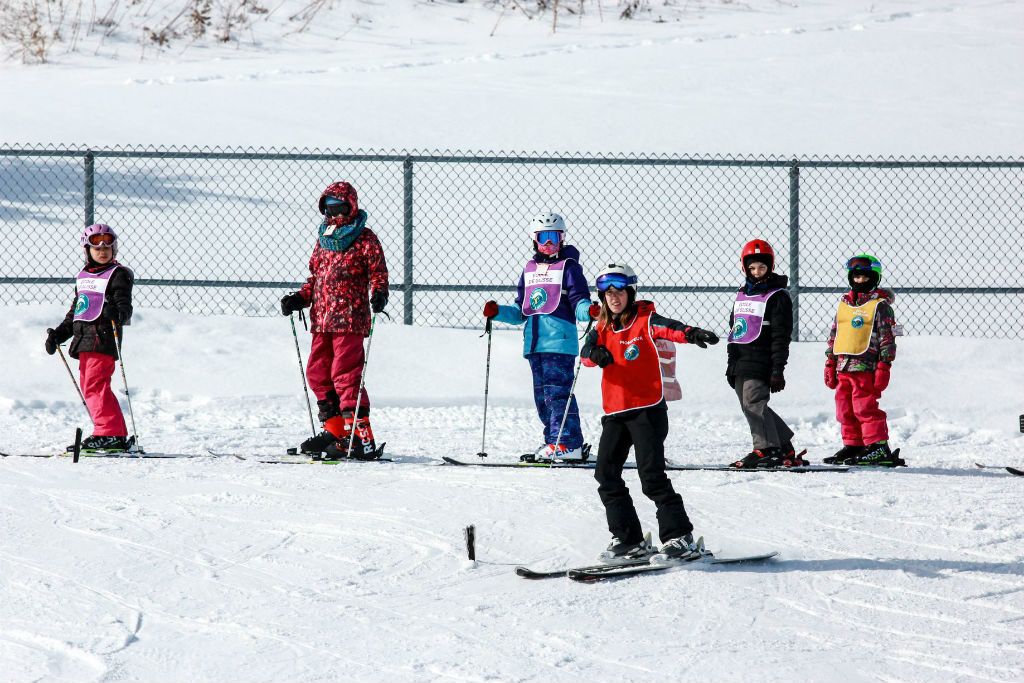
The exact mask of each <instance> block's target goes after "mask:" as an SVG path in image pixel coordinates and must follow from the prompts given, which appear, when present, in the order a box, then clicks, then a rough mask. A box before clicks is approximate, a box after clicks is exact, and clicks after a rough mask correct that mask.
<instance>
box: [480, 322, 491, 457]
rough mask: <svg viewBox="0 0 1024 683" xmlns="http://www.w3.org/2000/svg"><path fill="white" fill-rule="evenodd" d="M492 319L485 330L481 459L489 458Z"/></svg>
mask: <svg viewBox="0 0 1024 683" xmlns="http://www.w3.org/2000/svg"><path fill="white" fill-rule="evenodd" d="M491 320H492V319H491V318H488V319H487V326H486V327H485V328H484V334H486V335H487V370H486V372H485V373H484V435H483V437H482V438H481V440H480V452H479V453H477V455H478V456H480V457H481V458H486V457H487V449H486V448H485V446H486V445H487V394H488V391H489V389H490V385H491Z"/></svg>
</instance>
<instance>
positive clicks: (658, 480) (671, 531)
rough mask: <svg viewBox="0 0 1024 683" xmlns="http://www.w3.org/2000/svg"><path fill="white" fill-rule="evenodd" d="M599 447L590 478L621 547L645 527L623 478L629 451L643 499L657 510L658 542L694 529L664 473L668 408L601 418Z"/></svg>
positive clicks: (639, 537)
mask: <svg viewBox="0 0 1024 683" xmlns="http://www.w3.org/2000/svg"><path fill="white" fill-rule="evenodd" d="M601 425H602V427H603V429H602V431H601V443H600V445H599V446H598V448H597V466H596V469H595V471H594V478H595V479H597V483H598V487H597V491H598V493H600V494H601V502H602V503H604V509H605V514H606V515H607V517H608V531H610V532H611V533H612V536H614V537H616V538H617V539H619V540H620V541H622V542H624V543H639V542H640V541H641V540H643V535H644V534H643V527H642V526H641V524H640V518H639V517H637V514H636V508H635V507H634V506H633V499H632V498H631V497H630V495H629V489H628V488H626V482H625V481H623V479H622V466H623V465H624V464H625V462H626V458H627V457H628V456H629V449H630V447H632V448H633V450H634V456H635V457H636V466H637V473H638V474H639V475H640V486H641V489H642V490H643V492H644V495H645V496H647V497H648V498H650V499H651V500H653V501H654V504H655V505H656V506H657V508H658V536H659V537H660V538H661V541H662V542H665V541H668V540H669V539H672V538H676V537H678V536H683V535H685V534H688V533H690V532H691V531H693V524H691V523H690V518H689V516H687V514H686V508H685V507H684V506H683V498H682V496H680V495H679V494H678V493H676V491H675V489H673V488H672V480H671V479H669V478H668V475H667V474H666V473H665V437H666V436H668V407H667V406H666V405H665V404H664V403H660V404H658V405H656V406H653V407H651V408H640V409H638V410H631V411H628V412H625V413H617V414H614V415H605V416H604V417H603V418H601Z"/></svg>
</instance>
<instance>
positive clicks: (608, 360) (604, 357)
mask: <svg viewBox="0 0 1024 683" xmlns="http://www.w3.org/2000/svg"><path fill="white" fill-rule="evenodd" d="M590 360H592V361H593V362H594V365H596V366H597V367H599V368H606V367H608V366H609V365H611V364H612V362H614V360H615V359H614V358H612V352H611V351H609V350H608V349H607V347H604V346H601V345H600V344H598V345H597V346H595V347H594V348H592V349H590Z"/></svg>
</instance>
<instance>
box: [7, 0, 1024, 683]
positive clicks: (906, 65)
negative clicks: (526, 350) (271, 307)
mask: <svg viewBox="0 0 1024 683" xmlns="http://www.w3.org/2000/svg"><path fill="white" fill-rule="evenodd" d="M305 4H306V3H304V2H299V1H298V0H297V1H296V2H291V0H287V1H286V2H284V3H282V4H281V5H280V6H279V9H278V10H275V11H274V12H272V13H271V14H270V15H269V17H268V18H267V20H266V21H265V22H264V23H263V24H260V25H256V26H255V27H254V28H253V29H252V32H251V34H247V37H246V38H245V39H243V40H239V41H236V42H232V43H229V44H228V45H224V46H218V45H214V44H212V43H211V42H209V41H207V42H202V43H201V44H196V45H193V46H191V47H186V46H185V45H184V44H175V45H174V46H173V48H172V49H168V50H167V51H165V52H163V53H161V54H157V53H156V52H154V51H153V50H151V49H147V50H146V51H144V52H142V54H141V57H142V58H141V59H140V48H139V45H138V44H137V43H136V42H134V38H132V37H131V35H130V34H129V33H128V32H127V30H126V32H125V33H124V34H123V35H116V36H111V37H109V38H107V39H103V40H100V39H99V38H97V37H96V36H93V35H91V34H90V35H85V34H83V35H82V36H81V38H80V42H79V48H78V49H77V50H76V51H75V52H71V53H66V52H64V53H61V52H55V53H54V55H53V57H54V58H53V60H52V62H51V63H50V64H46V65H42V66H31V67H26V66H21V65H20V64H18V63H16V62H15V61H8V62H5V63H2V64H0V98H2V100H3V101H4V103H5V105H4V106H3V107H0V137H2V139H3V141H4V144H7V145H9V144H14V143H23V144H73V145H77V146H81V145H96V146H102V145H118V144H177V145H242V146H253V147H256V146H281V147H289V148H292V147H303V146H308V147H320V148H330V149H348V148H364V149H365V148H382V149H398V148H419V149H434V148H438V149H443V148H449V147H450V148H458V149H467V150H468V149H483V150H500V149H505V150H509V149H522V150H557V151H569V152H573V151H594V152H618V151H627V152H673V153H680V154H685V153H714V154H727V153H741V154H808V155H822V154H839V155H846V154H855V155H866V154H872V155H880V156H889V155H908V154H913V155H921V156H932V155H942V156H948V155H965V156H1001V157H1020V156H1021V155H1022V154H1024V132H1022V131H1024V128H1022V127H1021V126H1020V112H1021V111H1024V106H1022V105H1024V96H1022V91H1021V88H1020V87H1019V84H1020V83H1021V64H1024V59H1022V57H1024V40H1022V31H1024V3H1021V2H1017V1H1006V0H979V1H978V2H956V1H954V0H945V1H940V2H930V3H923V2H913V1H911V0H890V1H880V2H871V3H869V2H862V1H860V0H842V1H838V2H803V1H800V2H791V3H784V2H778V1H776V0H750V1H749V2H747V3H732V2H703V3H695V2H694V3H690V2H686V3H670V4H667V5H663V7H665V8H667V9H666V10H665V11H666V12H668V11H669V9H671V10H672V12H673V14H672V15H671V17H669V19H670V20H667V21H666V22H665V23H656V22H655V21H654V20H653V19H652V18H651V17H646V18H644V19H643V20H642V21H641V20H638V21H633V22H620V21H618V20H614V19H613V18H612V17H611V14H612V10H611V8H612V5H613V4H614V3H612V2H609V1H607V0H605V2H604V4H603V5H602V7H603V18H602V17H601V16H600V15H599V16H598V17H595V16H594V13H593V12H588V13H587V14H586V15H585V16H584V18H583V20H582V21H580V20H578V19H577V20H566V21H565V22H564V23H560V25H559V26H560V27H559V29H558V31H557V32H556V33H554V34H552V33H551V31H550V25H549V24H548V23H546V20H545V22H544V23H542V22H541V21H540V20H526V19H525V18H523V17H522V16H521V15H517V14H516V13H515V12H509V13H506V15H505V16H504V17H502V18H501V22H500V24H499V25H498V28H497V30H496V31H495V35H494V37H493V38H491V37H489V34H490V33H491V31H492V29H493V28H494V24H495V22H496V21H497V19H498V16H499V14H500V9H499V7H500V5H501V4H503V3H493V2H488V1H485V0H469V1H468V2H466V3H458V2H442V1H438V2H426V1H421V0H408V1H406V0H395V2H391V1H389V2H388V3H381V2H370V1H369V0H366V1H357V0H341V1H339V2H335V3H333V4H331V5H330V6H329V7H326V8H325V9H324V10H323V11H322V12H323V13H322V14H320V15H319V17H320V20H319V21H317V22H315V23H314V24H313V25H311V27H310V29H309V30H308V31H307V32H306V33H303V34H294V33H292V34H287V29H288V25H287V22H286V21H283V20H282V19H281V17H287V16H288V15H290V14H294V13H295V12H296V11H297V10H299V9H301V7H300V5H305ZM592 4H593V3H589V2H588V3H587V6H588V7H591V6H592ZM98 5H99V11H100V12H101V13H102V11H103V9H104V8H105V7H106V5H104V4H103V3H98ZM168 7H170V5H164V4H162V3H140V4H138V5H128V6H127V7H125V8H123V11H129V10H130V11H132V12H136V13H138V15H137V17H136V19H137V22H138V23H142V22H143V21H153V22H155V21H156V20H158V19H159V18H160V17H162V16H165V15H163V14H161V12H165V11H167V10H168ZM133 8H134V9H133ZM147 12H148V13H149V14H146V13H147ZM357 18H358V20H357ZM133 21H134V20H133ZM129 23H130V22H126V24H125V27H126V29H127V27H128V26H129ZM286 34H287V35H286ZM532 204H533V202H532V201H531V199H530V198H529V197H524V216H526V215H529V213H531V212H532V211H533V210H534V207H533V206H532ZM5 227H7V229H8V235H9V236H15V235H16V234H17V233H16V231H17V226H16V225H15V226H5ZM23 248H28V247H26V246H25V245H20V244H18V243H17V239H16V237H12V238H11V239H10V240H9V244H8V257H9V258H11V257H13V256H16V254H17V251H18V249H23ZM495 248H499V247H498V246H496V247H495ZM941 256H942V255H941V254H940V257H941ZM77 258H78V256H77V248H76V247H75V246H74V245H68V250H67V262H62V263H55V264H54V271H55V272H60V273H64V272H66V271H67V268H68V267H69V264H72V263H73V262H74V260H75V259H77ZM940 265H941V264H940ZM300 275H301V274H299V273H297V274H296V277H299V276H300ZM516 276H517V273H509V276H508V280H509V282H510V283H512V282H514V279H515V277H516ZM510 286H511V285H510ZM69 294H70V293H69ZM510 298H511V297H510ZM896 308H897V315H899V310H900V309H899V305H897V307H896ZM663 312H664V313H666V314H668V315H674V316H676V317H679V318H681V319H683V320H686V319H687V314H688V312H687V311H686V310H669V309H667V308H665V309H664V310H663ZM63 313H64V310H63V309H62V308H61V307H59V306H49V305H46V306H5V307H2V308H0V340H2V342H0V344H2V345H0V348H2V350H3V352H4V355H5V358H6V359H7V363H6V366H5V368H4V369H3V370H2V371H0V451H4V452H11V451H13V452H42V451H52V450H54V449H56V448H59V447H61V446H63V445H65V444H66V443H68V442H69V441H70V438H71V435H72V432H73V429H74V427H75V426H82V427H85V428H88V420H87V417H86V415H85V413H84V410H83V408H82V406H81V404H80V402H79V400H78V397H77V395H76V394H75V393H74V389H73V388H72V386H71V381H70V379H69V378H68V375H67V371H66V370H65V369H64V367H63V366H62V365H61V363H60V360H59V359H58V358H56V357H50V356H46V355H45V354H44V353H43V350H42V343H43V339H44V337H45V329H46V328H47V327H51V326H53V325H54V324H56V323H57V322H58V321H59V320H60V319H61V317H62V315H63ZM725 313H726V312H725V311H722V317H723V318H724V316H725ZM719 332H723V330H719ZM299 336H300V341H301V345H302V349H303V353H307V352H308V348H309V336H308V334H307V333H305V332H302V331H301V330H300V334H299ZM520 349H521V341H520V338H519V337H518V335H517V333H516V332H515V331H502V332H499V333H496V334H495V336H494V348H493V353H492V368H491V378H490V398H491V403H490V409H489V412H488V425H487V443H486V448H487V450H488V451H489V452H490V454H491V455H490V458H491V459H493V460H504V459H507V460H511V459H514V458H515V457H516V455H517V454H518V453H520V452H522V451H523V450H526V449H532V448H533V447H535V446H536V445H537V444H538V441H539V429H538V424H537V420H536V417H535V416H534V412H533V408H532V404H531V403H532V402H531V398H530V378H529V370H528V367H527V364H526V362H525V361H524V360H523V359H522V358H521V356H520ZM485 353H486V340H485V339H482V338H480V337H479V333H478V332H474V331H472V330H446V329H430V328H411V327H404V326H401V325H394V324H385V325H379V326H378V328H377V332H376V334H375V337H374V341H373V347H372V352H371V359H370V368H369V373H368V387H369V390H370V394H371V397H372V399H373V421H374V427H375V431H376V432H377V435H378V438H379V439H380V440H382V441H386V442H387V444H388V447H387V448H388V451H389V454H390V455H391V457H393V458H394V462H393V463H390V464H388V463H384V464H369V465H361V464H352V465H341V466H337V467H323V466H313V465H309V466H306V465H304V466H283V465H264V464H260V463H256V462H252V461H245V462H243V461H240V460H236V459H234V458H214V457H209V456H205V457H197V458H191V459H188V460H168V461H161V462H153V461H149V462H146V461H107V460H96V459H92V460H87V461H83V462H80V463H78V464H77V465H75V464H72V463H71V462H70V461H69V460H67V459H63V458H52V459H29V458H16V457H12V458H4V459H2V460H0V537H2V538H3V540H4V541H3V546H2V548H0V576H3V579H4V580H3V582H2V584H0V680H9V681H25V680H34V681H76V682H77V681H115V680H118V681H120V680H133V681H143V680H145V681H176V680H192V681H223V680H242V681H273V680H296V681H336V680H346V681H347V680H356V681H484V680H492V681H493V680H497V681H522V682H526V681H588V682H591V681H606V680H615V681H644V682H646V681H650V680H652V679H654V680H677V681H701V682H704V681H708V680H721V681H744V682H750V681H791V680H792V681H825V682H833V681H834V682H836V683H845V682H851V681H852V682H859V681H885V682H887V683H888V682H892V681H929V682H930V681H934V682H936V683H947V682H948V681H958V682H971V683H974V682H978V683H981V682H991V681H1000V682H1011V681H1012V682H1019V681H1022V680H1024V673H1022V672H1024V647H1022V643H1024V591H1022V590H1021V586H1022V585H1024V581H1022V575H1024V551H1022V540H1024V522H1022V521H1021V516H1020V500H1021V488H1020V487H1021V486H1022V485H1024V480H1022V479H1020V478H1016V477H1012V476H1010V475H1008V474H1006V473H1004V472H1001V471H996V470H991V471H990V470H985V471H982V470H978V469H977V468H975V467H974V466H973V463H974V462H975V461H983V462H988V463H995V464H1002V463H1008V464H1016V465H1018V466H1021V465H1024V449H1022V446H1024V435H1021V434H1020V433H1019V432H1018V431H1017V416H1018V414H1020V413H1022V412H1024V403H1022V402H1021V397H1020V388H1021V387H1022V386H1024V361H1022V360H1021V355H1020V352H1019V341H1016V340H985V339H959V338H945V337H916V336H913V335H912V334H911V336H908V337H905V338H902V339H901V340H900V351H899V357H898V359H897V362H896V364H895V367H894V370H893V380H892V385H891V387H890V389H889V390H887V392H886V394H885V397H884V399H883V408H885V409H886V410H888V411H889V416H890V426H891V430H892V439H893V442H894V444H895V445H897V446H900V447H902V448H903V449H904V450H903V452H904V455H905V456H906V457H907V459H908V461H909V462H910V464H911V465H912V467H911V468H908V469H906V470H899V471H892V472H863V471H862V472H849V473H844V474H810V475H794V474H785V473H783V474H773V473H718V472H680V473H675V474H673V481H674V482H675V484H676V486H677V487H678V489H679V490H680V491H681V492H682V494H683V496H684V499H685V501H686V504H687V507H688V510H689V512H690V514H691V516H692V518H693V520H694V522H695V524H696V526H697V532H698V533H700V534H703V535H704V536H705V538H706V540H707V543H708V546H709V547H710V548H711V549H712V550H714V551H719V552H722V553H725V554H733V553H745V552H754V551H762V550H768V549H776V550H779V551H781V557H780V558H779V559H778V560H776V561H775V562H773V563H771V564H769V565H764V566H757V567H754V566H750V567H745V566H737V567H732V568H717V569H713V568H697V569H690V570H683V571H678V572H674V573H669V574H663V575H659V576H648V577H641V578H637V579H633V580H626V581H619V582H614V583H607V584H600V585H593V586H589V585H579V584H575V583H572V582H569V581H567V580H553V581H547V582H539V583H534V582H527V581H524V580H523V579H519V578H518V577H516V576H515V575H514V574H513V573H512V568H513V566H514V565H515V564H519V563H529V564H530V565H531V566H537V567H562V566H568V565H572V564H579V563H586V562H589V561H591V560H592V559H593V557H594V555H595V554H596V553H597V552H598V551H599V550H600V549H602V548H603V547H604V545H605V544H606V543H607V540H608V534H607V531H606V529H605V524H604V519H603V514H602V510H601V507H600V503H599V500H598V497H597V492H596V484H595V482H594V481H593V479H592V477H591V475H590V474H589V473H587V472H585V471H536V470H526V471H517V470H514V469H513V470H508V469H501V470H488V469H484V468H461V469H459V468H454V467H451V466H447V465H442V464H440V463H441V457H442V456H445V455H449V456H456V457H461V458H467V459H472V458H473V457H474V454H475V453H476V452H477V451H478V450H480V446H481V435H482V430H481V427H482V424H481V419H482V414H483V409H482V408H483V406H482V398H483V384H484V362H485ZM822 353H823V349H822V345H821V344H820V343H802V344H796V345H794V348H793V354H792V361H791V364H790V368H789V370H788V377H787V379H788V386H787V389H786V390H785V391H784V392H783V393H782V394H779V395H777V396H776V397H774V398H773V399H772V404H773V406H774V407H775V408H776V409H777V410H778V411H779V412H780V413H781V414H782V415H784V416H785V417H786V418H787V419H788V420H790V422H791V424H792V425H793V426H794V428H795V429H796V430H797V442H798V443H799V444H800V445H801V446H806V447H807V448H809V449H810V452H811V457H812V459H813V460H814V461H820V459H821V457H823V456H824V455H827V454H831V452H833V451H834V450H835V449H836V448H837V447H838V445H839V433H838V427H837V425H836V422H835V419H834V417H833V415H832V413H833V407H832V402H831V396H830V394H829V392H828V391H827V390H826V389H825V388H824V386H823V385H822V381H821V365H822ZM72 366H74V364H72ZM724 367H725V350H724V348H723V347H722V346H721V345H720V346H717V347H713V348H711V349H707V350H700V349H696V348H688V347H681V348H680V349H679V369H678V375H679V377H680V380H681V382H682V384H683V388H684V399H683V400H682V401H680V402H678V403H674V404H672V405H671V407H670V419H671V430H672V431H671V433H670V435H669V437H668V442H667V447H668V452H669V454H670V457H671V458H672V459H673V460H675V461H677V462H697V463H721V462H726V461H728V460H730V459H732V458H733V457H735V456H736V455H741V454H743V453H744V452H746V450H747V449H748V448H749V434H748V433H747V430H746V427H745V424H744V421H743V419H742V417H741V415H740V413H739V410H738V407H737V406H736V400H735V396H734V395H733V394H732V393H731V392H730V391H729V389H728V388H727V387H726V385H725V382H724V381H723V373H724ZM125 371H126V374H127V377H128V381H129V382H130V386H131V395H132V404H133V408H134V413H135V418H136V422H137V424H138V429H139V433H140V438H141V440H142V443H143V444H144V445H145V446H146V447H147V448H148V449H149V450H151V451H171V452H181V453H188V454H194V455H203V454H205V453H206V451H207V449H213V450H216V451H222V452H227V451H239V452H245V453H266V454H270V453H274V452H277V451H278V450H279V449H280V448H281V447H283V446H285V445H293V444H294V443H295V442H297V441H299V440H301V439H302V438H305V436H306V435H307V434H308V433H309V417H308V414H307V409H306V405H305V400H304V398H303V393H302V388H301V386H300V384H299V382H300V378H299V376H298V372H299V370H298V366H297V362H296V358H295V346H294V342H293V339H292V336H291V329H290V327H289V325H288V323H287V321H286V320H284V319H283V318H280V317H277V318H270V319H262V318H232V317H202V316H197V315H190V314H184V313H177V312H173V311H165V310H153V309H145V308H144V309H142V310H141V311H139V312H138V313H137V315H136V318H135V322H134V324H133V326H132V327H131V328H130V329H129V330H128V334H127V336H126V340H125ZM114 382H115V386H120V382H121V378H120V373H118V374H117V375H115V378H114ZM578 396H579V398H580V402H581V407H582V411H583V418H584V429H585V433H586V436H587V438H588V439H589V440H591V441H595V442H596V439H597V438H598V435H599V430H600V425H599V417H600V408H599V406H600V397H599V380H598V376H597V373H596V371H593V370H585V371H584V372H583V373H582V375H581V378H580V383H579V385H578ZM626 476H627V481H628V482H630V483H631V484H632V485H633V486H632V488H633V491H634V493H635V494H636V496H637V499H638V500H637V504H638V509H639V512H640V515H641V519H642V520H643V521H644V523H645V525H647V526H648V527H649V528H651V529H654V528H655V527H656V520H655V517H654V511H653V508H652V506H651V505H650V503H649V502H648V501H646V500H644V499H643V497H642V495H641V494H640V492H639V486H638V485H637V482H636V479H635V477H634V475H632V474H627V475H626ZM467 524H475V525H476V528H477V535H478V540H477V552H478V561H477V562H475V563H472V562H470V561H468V560H467V559H466V554H465V548H464V544H463V540H462V530H463V527H465V526H466V525H467Z"/></svg>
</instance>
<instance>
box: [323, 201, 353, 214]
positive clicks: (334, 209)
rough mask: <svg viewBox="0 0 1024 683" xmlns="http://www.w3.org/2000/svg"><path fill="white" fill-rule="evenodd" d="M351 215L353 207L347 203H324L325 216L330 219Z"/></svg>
mask: <svg viewBox="0 0 1024 683" xmlns="http://www.w3.org/2000/svg"><path fill="white" fill-rule="evenodd" d="M351 213H352V205H351V204H349V203H348V202H346V201H337V200H335V201H331V200H327V202H325V203H324V215H326V216H327V217H328V218H337V217H338V216H348V215H349V214H351Z"/></svg>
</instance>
